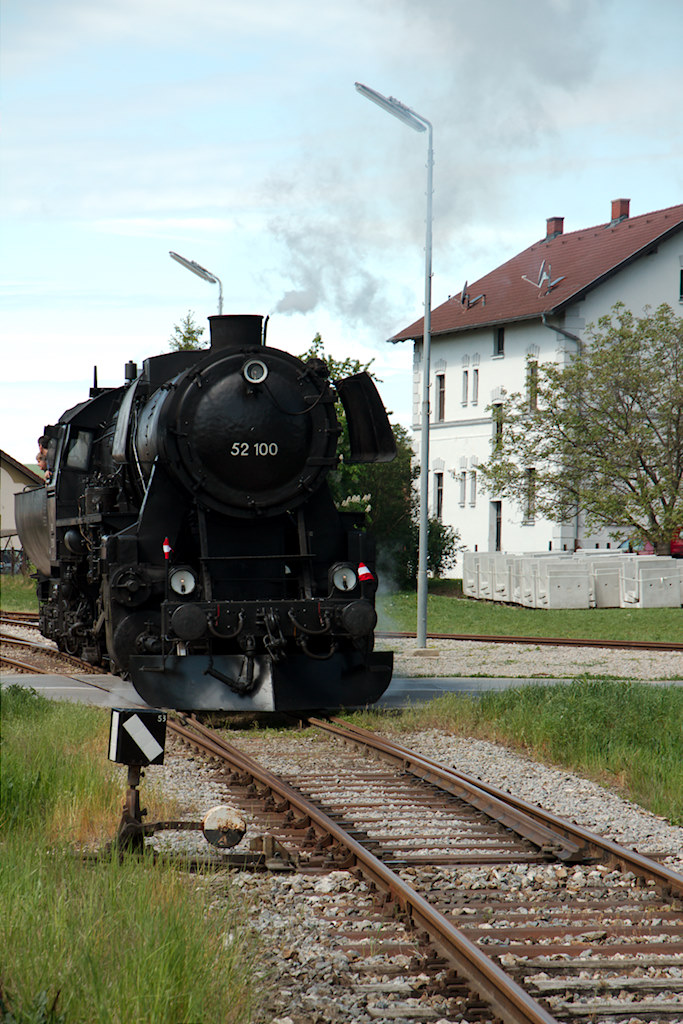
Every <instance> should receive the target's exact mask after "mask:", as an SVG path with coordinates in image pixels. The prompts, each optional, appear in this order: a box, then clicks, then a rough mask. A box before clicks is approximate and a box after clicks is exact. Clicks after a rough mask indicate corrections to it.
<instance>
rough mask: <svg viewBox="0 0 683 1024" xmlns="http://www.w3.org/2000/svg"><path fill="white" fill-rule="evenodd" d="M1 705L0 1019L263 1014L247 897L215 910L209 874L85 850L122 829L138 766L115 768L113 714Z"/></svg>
mask: <svg viewBox="0 0 683 1024" xmlns="http://www.w3.org/2000/svg"><path fill="white" fill-rule="evenodd" d="M1 696H2V784H1V790H0V859H1V863H2V870H1V871H0V905H2V908H3V913H2V915H1V916H0V948H2V950H3V959H2V966H1V969H2V974H1V976H0V1020H8V1021H9V1020H12V1021H16V1022H21V1024H29V1022H35V1024H47V1022H49V1021H52V1022H53V1024H60V1022H61V1021H68V1022H69V1024H71V1022H72V1021H73V1022H90V1021H98V1024H126V1022H128V1021H136V1022H141V1024H166V1022H168V1024H177V1022H181V1021H188V1022H189V1021H200V1020H201V1021H202V1024H213V1022H216V1024H218V1022H219V1021H220V1022H221V1024H224V1022H227V1024H242V1022H246V1021H248V1020H250V1019H252V1011H253V1006H254V1000H255V993H254V987H255V986H254V981H253V975H254V971H255V967H256V944H255V939H254V937H253V932H252V930H251V929H250V928H249V925H248V917H247V915H248V911H249V908H248V907H247V906H246V905H245V904H244V898H243V896H242V895H241V894H240V895H238V896H236V897H235V898H233V897H232V895H231V892H230V887H229V883H225V884H224V890H225V891H224V893H223V897H224V898H222V899H221V900H220V902H219V903H217V904H215V905H214V896H213V895H212V892H211V891H210V887H209V885H208V879H207V878H206V877H201V876H200V877H197V876H193V877H192V879H190V877H189V875H188V874H187V873H186V872H184V871H183V870H181V869H179V868H178V867H177V865H174V864H172V863H170V862H163V861H156V862H154V861H153V860H152V859H151V858H143V860H142V862H140V861H139V860H138V859H137V858H132V857H124V858H123V859H122V860H119V858H118V857H110V858H107V859H104V860H101V861H99V862H98V863H86V862H85V861H83V860H82V859H80V858H79V857H78V856H77V855H76V854H75V851H74V848H73V844H74V841H77V842H80V843H88V844H90V843H92V842H93V841H96V840H97V841H99V840H101V839H102V838H103V837H105V836H108V837H111V836H112V835H113V833H114V831H115V828H116V825H117V823H118V822H117V810H118V808H120V806H121V797H122V795H123V789H124V788H125V775H124V771H125V769H123V768H122V767H121V766H116V767H114V766H113V765H111V764H110V762H108V761H107V760H106V750H107V737H108V716H107V715H106V714H105V713H103V712H102V711H101V710H100V709H94V708H84V707H79V706H74V705H66V704H61V703H55V702H48V701H47V700H45V699H44V698H42V697H39V696H38V695H37V694H35V692H34V691H31V690H25V689H20V688H19V687H14V686H12V687H8V688H3V690H2V694H1ZM150 796H152V794H151V792H150V791H149V789H147V790H146V791H145V803H146V804H147V805H148V806H149V807H150V819H151V820H153V819H154V817H155V816H156V813H157V812H158V808H153V807H152V803H151V801H150V800H149V799H148V798H149V797H150ZM51 1009H52V1012H51Z"/></svg>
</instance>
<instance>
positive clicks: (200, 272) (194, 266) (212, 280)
mask: <svg viewBox="0 0 683 1024" xmlns="http://www.w3.org/2000/svg"><path fill="white" fill-rule="evenodd" d="M168 255H169V256H170V257H171V259H172V260H175V261H176V263H179V264H180V266H181V267H185V269H186V270H191V271H192V273H193V274H196V275H197V277H201V279H202V281H208V282H209V284H217V285H218V312H219V314H222V312H223V285H222V283H221V279H220V278H219V277H216V275H215V274H212V273H210V271H208V270H205V269H204V267H200V266H199V264H198V263H195V261H194V260H186V259H185V257H184V256H179V255H178V253H177V252H169V254H168Z"/></svg>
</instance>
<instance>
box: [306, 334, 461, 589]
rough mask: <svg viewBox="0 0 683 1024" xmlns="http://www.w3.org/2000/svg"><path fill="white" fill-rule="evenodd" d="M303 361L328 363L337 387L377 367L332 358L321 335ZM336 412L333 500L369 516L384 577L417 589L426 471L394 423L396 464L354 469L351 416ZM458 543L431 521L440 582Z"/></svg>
mask: <svg viewBox="0 0 683 1024" xmlns="http://www.w3.org/2000/svg"><path fill="white" fill-rule="evenodd" d="M300 358H301V359H302V360H303V361H304V362H305V361H306V360H307V359H322V360H323V361H324V362H325V363H327V366H328V369H329V371H330V378H331V379H332V381H333V382H334V381H337V380H342V379H343V378H344V377H348V376H350V375H352V374H355V373H361V372H362V371H364V370H365V371H367V372H369V371H370V367H371V365H372V360H370V362H368V363H361V362H360V361H359V360H357V359H350V358H347V359H344V360H337V359H333V358H332V357H331V356H328V355H326V353H325V348H324V344H323V341H322V339H321V337H320V334H317V335H316V336H315V338H314V339H313V341H312V343H311V346H310V348H309V349H308V351H307V352H305V353H304V354H303V355H302V356H300ZM371 376H373V377H374V374H371ZM376 379H377V378H376V377H375V380H376ZM336 412H337V418H338V419H339V422H340V425H341V428H342V433H341V436H340V438H339V447H338V451H339V453H340V461H339V466H338V468H337V469H336V470H335V471H333V472H332V473H330V477H329V483H330V490H331V492H332V497H333V498H334V500H335V502H336V504H337V505H338V506H339V507H340V508H341V509H342V510H347V511H352V512H363V513H365V516H366V521H367V525H368V529H369V530H370V531H371V532H372V533H373V534H374V536H375V538H376V540H377V560H378V563H379V567H380V571H381V572H382V575H383V576H384V577H385V578H386V577H389V578H390V579H392V580H393V581H394V583H395V584H396V585H397V586H398V587H401V588H404V587H407V586H415V583H416V580H417V549H418V518H419V505H418V497H417V492H416V489H415V481H416V480H417V477H418V476H419V472H420V470H419V466H418V465H417V464H416V463H415V461H414V452H413V448H412V445H411V442H410V436H409V434H408V431H407V430H406V428H405V427H403V426H401V425H400V424H398V423H392V425H391V429H392V431H393V434H394V440H395V442H396V458H395V459H394V460H393V461H392V462H388V463H387V462H385V463H379V464H378V463H352V462H351V461H350V456H351V448H350V444H349V432H348V426H347V423H346V415H345V413H344V408H343V406H342V405H341V403H340V402H338V403H337V406H336ZM458 539H459V538H458V535H457V533H456V532H455V531H453V530H452V529H451V527H449V526H445V525H444V524H443V523H442V522H441V521H440V520H438V519H430V521H429V534H428V567H429V570H430V571H431V572H432V574H433V575H434V576H438V575H440V574H441V573H442V572H445V571H446V570H447V569H449V568H451V567H452V565H453V564H454V563H455V554H456V551H457V542H458Z"/></svg>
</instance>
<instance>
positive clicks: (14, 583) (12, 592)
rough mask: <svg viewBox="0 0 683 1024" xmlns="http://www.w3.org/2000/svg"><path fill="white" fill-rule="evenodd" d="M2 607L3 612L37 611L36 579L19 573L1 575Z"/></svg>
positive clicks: (0, 597)
mask: <svg viewBox="0 0 683 1024" xmlns="http://www.w3.org/2000/svg"><path fill="white" fill-rule="evenodd" d="M0 608H2V610H3V612H37V611H38V598H37V597H36V581H35V580H32V579H31V578H30V576H24V575H22V573H17V574H16V576H10V575H9V574H8V573H2V574H1V575H0Z"/></svg>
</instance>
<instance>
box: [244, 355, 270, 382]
mask: <svg viewBox="0 0 683 1024" xmlns="http://www.w3.org/2000/svg"><path fill="white" fill-rule="evenodd" d="M242 376H243V377H244V379H245V380H246V382H247V384H263V382H264V380H265V379H266V377H267V376H268V367H267V366H266V364H265V363H264V362H262V361H261V360H260V359H250V360H249V362H248V363H245V364H244V366H243V367H242Z"/></svg>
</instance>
